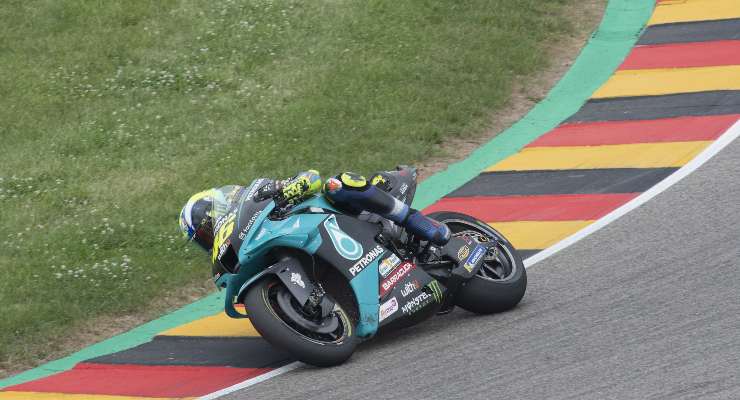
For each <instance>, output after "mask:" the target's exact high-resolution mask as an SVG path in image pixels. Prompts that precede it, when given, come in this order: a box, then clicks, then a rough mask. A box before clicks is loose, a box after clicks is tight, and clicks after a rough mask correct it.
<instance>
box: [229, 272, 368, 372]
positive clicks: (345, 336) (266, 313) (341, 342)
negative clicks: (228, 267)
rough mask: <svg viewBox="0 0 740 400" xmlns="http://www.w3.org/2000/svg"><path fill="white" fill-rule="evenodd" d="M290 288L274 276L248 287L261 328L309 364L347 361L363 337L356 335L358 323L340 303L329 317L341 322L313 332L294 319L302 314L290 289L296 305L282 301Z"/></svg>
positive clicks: (248, 300) (250, 308) (247, 301)
mask: <svg viewBox="0 0 740 400" xmlns="http://www.w3.org/2000/svg"><path fill="white" fill-rule="evenodd" d="M287 291H288V289H287V288H286V287H285V286H284V285H283V283H282V282H281V281H280V280H279V279H277V278H276V277H274V276H268V277H266V278H264V279H261V280H260V281H258V282H256V283H255V284H254V285H253V286H252V287H250V288H249V289H248V290H247V294H246V296H245V298H244V306H245V307H246V310H247V314H248V315H249V318H250V320H251V321H252V325H254V327H255V329H257V332H259V333H260V335H262V337H263V338H265V339H266V340H267V341H268V342H270V344H272V345H273V346H275V347H278V348H280V349H283V350H286V351H287V352H289V353H290V354H291V355H292V356H294V357H295V358H297V359H298V360H300V361H303V362H304V363H306V364H311V365H315V366H317V367H330V366H333V365H338V364H341V363H343V362H344V361H346V360H347V359H348V358H349V357H350V356H351V355H352V353H353V352H354V351H355V348H356V347H357V344H358V343H359V339H358V338H357V337H356V336H355V329H354V325H353V324H352V322H351V320H350V318H349V316H348V315H347V313H346V312H345V311H344V309H342V307H341V306H340V305H339V304H338V303H337V304H336V305H335V307H334V311H333V312H332V314H330V315H329V316H328V317H327V318H332V319H334V320H336V322H335V321H330V322H331V323H332V324H334V323H336V324H337V328H336V329H335V330H334V331H332V332H331V333H318V332H312V331H310V330H308V329H307V328H305V327H304V326H301V324H298V323H296V321H295V320H294V319H292V318H293V317H291V316H296V315H299V317H300V313H301V311H300V306H298V305H297V303H296V302H295V299H293V298H292V295H290V294H289V292H288V293H287V295H288V296H290V299H292V301H288V302H287V303H288V304H290V307H294V309H293V310H288V312H286V311H285V310H283V309H282V308H283V307H284V306H285V304H286V301H285V300H283V301H282V302H281V301H279V300H278V296H282V298H283V299H286V297H285V295H286V293H285V292H287ZM281 303H282V305H281ZM306 321H309V319H308V318H307V319H306Z"/></svg>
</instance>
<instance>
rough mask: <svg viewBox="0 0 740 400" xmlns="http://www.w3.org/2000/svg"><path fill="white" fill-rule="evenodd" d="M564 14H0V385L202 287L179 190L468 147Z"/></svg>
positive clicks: (322, 5) (230, 8)
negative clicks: (83, 338)
mask: <svg viewBox="0 0 740 400" xmlns="http://www.w3.org/2000/svg"><path fill="white" fill-rule="evenodd" d="M567 1H568V0H558V1H555V0H552V1H545V0H488V1H483V0H469V1H400V2H399V1H381V0H370V1H368V0H363V1H359V0H357V1H316V2H313V1H312V2H298V1H246V0H231V1H228V0H225V1H217V2H214V1H207V0H179V1H173V0H168V1H164V0H161V1H159V0H158V1H154V0H152V1H143V0H129V1H125V2H124V1H121V2H114V1H107V0H96V1H93V0H88V1H72V0H33V1H31V0H23V1H19V0H5V1H3V2H2V4H0V99H2V100H0V101H1V104H2V107H0V276H2V278H0V307H1V310H2V319H1V320H0V367H2V366H3V365H4V366H6V367H8V366H12V365H14V364H15V363H24V362H29V360H34V359H39V358H42V357H45V356H46V355H47V354H49V352H53V351H58V349H57V348H56V347H55V343H56V342H57V340H55V338H57V337H60V336H63V337H68V336H70V335H73V334H74V332H70V328H71V327H74V326H76V325H77V324H79V323H80V322H81V321H85V320H89V319H91V318H93V317H96V316H101V315H115V314H118V313H131V312H137V310H141V309H142V308H144V307H147V306H148V305H149V304H152V302H153V301H155V302H156V299H157V298H158V297H162V296H167V297H177V296H178V288H182V287H183V286H186V285H192V284H193V282H197V281H201V280H203V279H207V277H208V275H209V271H210V268H208V266H207V258H206V257H205V256H204V255H203V254H201V253H199V252H197V250H195V249H194V248H193V249H190V248H188V247H183V243H182V242H181V240H180V236H179V233H178V232H177V222H176V217H177V214H178V212H179V210H180V207H181V206H182V204H183V203H184V202H185V201H186V200H187V198H188V197H189V195H190V194H191V193H193V192H195V191H198V190H201V189H203V188H207V187H212V186H218V185H222V184H227V183H247V182H249V181H250V180H251V179H252V178H255V177H258V176H276V177H283V176H288V175H291V174H293V173H295V172H296V171H298V170H301V169H306V168H316V169H319V170H320V171H322V172H324V173H325V174H328V173H333V172H336V171H340V170H345V169H350V170H355V171H358V172H365V173H367V172H369V171H372V170H375V169H381V168H392V167H393V166H394V165H396V164H398V163H413V162H415V161H419V160H423V159H425V158H427V157H429V156H430V155H431V154H434V153H435V152H438V151H439V150H438V144H439V143H440V142H441V141H443V140H444V139H445V138H447V137H451V136H462V135H472V134H475V133H476V132H480V131H481V130H483V129H484V128H485V127H486V126H488V125H489V123H490V120H489V119H490V115H491V114H492V112H494V111H496V110H498V109H500V108H501V107H503V106H504V105H505V103H506V100H507V97H508V95H509V92H510V90H511V87H512V83H513V82H514V81H515V80H517V79H526V76H527V75H531V74H532V73H534V72H536V71H538V70H541V69H542V68H543V67H544V66H545V65H546V61H547V60H546V57H545V53H544V51H543V50H544V46H546V45H547V44H548V43H552V42H551V41H550V40H551V39H552V38H553V37H557V36H560V35H565V34H567V33H568V32H569V30H570V29H571V28H570V24H569V22H568V18H567V16H565V15H563V12H562V10H563V8H564V5H565V4H566V3H567ZM548 41H550V42H548ZM31 362H32V361H31Z"/></svg>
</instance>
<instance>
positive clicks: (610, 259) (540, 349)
mask: <svg viewBox="0 0 740 400" xmlns="http://www.w3.org/2000/svg"><path fill="white" fill-rule="evenodd" d="M738 154H740V141H735V142H734V143H732V144H730V145H729V146H728V147H726V148H725V149H724V150H723V151H722V152H720V153H719V154H718V155H717V156H716V157H715V158H713V159H712V160H710V161H709V162H708V163H707V164H705V165H704V166H703V167H701V168H700V169H699V170H697V171H696V172H694V173H693V174H692V175H690V176H689V177H687V178H686V179H684V180H683V181H681V182H679V183H678V184H676V185H674V186H673V187H671V188H670V189H668V190H667V191H666V192H664V193H662V194H661V195H659V196H657V197H656V198H654V199H653V200H651V201H650V202H648V203H647V204H645V205H643V206H642V207H640V208H638V209H636V210H634V211H632V212H631V213H629V214H627V215H626V216H624V217H622V218H621V219H619V220H618V221H616V222H614V223H612V224H610V225H608V226H607V227H606V228H604V229H602V230H600V231H598V232H597V233H595V234H593V235H591V236H589V237H587V238H586V239H584V240H582V241H580V242H578V243H577V244H575V245H573V246H571V247H569V248H568V249H566V250H564V251H562V252H560V253H558V254H556V255H555V256H552V257H550V258H548V259H546V260H544V261H542V262H541V263H538V264H536V265H535V266H533V267H532V268H530V269H529V271H528V273H529V275H530V285H529V289H528V295H527V296H525V298H524V301H523V303H522V304H521V306H520V307H519V308H517V309H516V310H515V311H513V312H509V313H505V314H501V315H495V316H487V317H479V316H475V315H473V314H470V313H467V312H465V311H462V310H456V311H455V312H453V313H452V314H451V315H449V316H446V317H439V318H435V319H432V320H430V321H428V322H427V323H425V324H422V325H420V326H416V327H413V328H411V329H408V330H405V331H402V332H398V333H395V334H392V335H389V336H387V337H383V338H378V340H375V341H373V342H370V343H368V344H367V345H365V347H364V348H362V349H361V351H359V352H358V353H357V354H356V355H355V356H354V357H353V358H352V359H351V361H350V362H349V363H347V364H345V365H343V366H341V367H337V368H332V369H324V370H320V369H314V368H310V367H305V368H301V369H298V370H295V371H293V372H289V373H287V374H284V375H281V376H279V377H276V378H273V379H271V380H269V381H267V382H264V383H261V384H259V385H255V386H253V387H250V388H248V389H245V390H243V391H241V392H236V393H234V394H232V395H230V396H227V397H225V398H227V399H275V398H280V399H303V398H324V399H346V398H373V399H380V398H401V399H403V398H414V399H418V398H432V399H434V398H438V399H450V398H480V399H498V398H500V399H545V398H547V399H611V398H618V399H630V398H640V399H671V400H673V399H694V398H701V399H738V398H740V334H739V333H738V332H740V318H738V315H740V297H739V295H738V288H737V284H738V282H740V268H738V267H739V266H740V264H739V263H740V261H738V260H740V200H738V199H740V176H738V174H739V173H740V172H739V171H740V156H738Z"/></svg>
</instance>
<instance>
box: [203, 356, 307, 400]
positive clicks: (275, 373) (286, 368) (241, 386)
mask: <svg viewBox="0 0 740 400" xmlns="http://www.w3.org/2000/svg"><path fill="white" fill-rule="evenodd" d="M301 365H303V363H302V362H300V361H296V362H292V363H290V364H288V365H285V366H283V367H280V368H278V369H273V370H272V371H270V372H268V373H266V374H262V375H260V376H255V377H254V378H250V379H247V380H246V381H243V382H239V383H237V384H236V385H232V386H229V387H227V388H223V389H221V390H219V391H218V392H213V393H210V394H207V395H205V396H202V397H198V400H212V399H217V398H219V397H221V396H226V395H227V394H229V393H233V392H236V391H237V390H241V389H244V388H247V387H250V386H252V385H256V384H258V383H260V382H262V381H266V380H268V379H270V378H272V377H275V376H278V375H282V374H284V373H286V372H288V371H292V370H294V369H296V368H298V367H300V366H301Z"/></svg>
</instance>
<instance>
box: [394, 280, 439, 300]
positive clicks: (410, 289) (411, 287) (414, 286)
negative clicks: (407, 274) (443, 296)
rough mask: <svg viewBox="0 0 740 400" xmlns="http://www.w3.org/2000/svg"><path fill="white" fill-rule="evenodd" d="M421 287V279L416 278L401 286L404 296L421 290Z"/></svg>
mask: <svg viewBox="0 0 740 400" xmlns="http://www.w3.org/2000/svg"><path fill="white" fill-rule="evenodd" d="M435 282H436V281H435ZM419 287H421V283H419V281H417V280H415V279H414V280H413V281H411V282H406V284H405V285H403V288H401V295H402V296H403V297H404V298H406V297H408V295H410V294H411V293H414V292H415V291H417V290H419Z"/></svg>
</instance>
